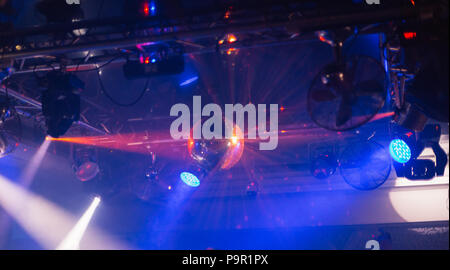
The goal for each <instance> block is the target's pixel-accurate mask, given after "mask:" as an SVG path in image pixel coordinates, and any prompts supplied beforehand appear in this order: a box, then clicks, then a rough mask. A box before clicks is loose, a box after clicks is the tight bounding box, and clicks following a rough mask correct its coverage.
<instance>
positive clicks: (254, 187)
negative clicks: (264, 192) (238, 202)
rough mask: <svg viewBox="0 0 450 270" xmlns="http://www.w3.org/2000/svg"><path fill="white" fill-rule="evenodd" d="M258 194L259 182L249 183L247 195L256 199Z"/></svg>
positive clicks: (246, 190)
mask: <svg viewBox="0 0 450 270" xmlns="http://www.w3.org/2000/svg"><path fill="white" fill-rule="evenodd" d="M258 192H259V185H258V182H256V181H251V182H250V183H248V185H247V187H246V189H245V193H246V194H247V196H248V197H256V195H258Z"/></svg>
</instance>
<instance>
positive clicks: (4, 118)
mask: <svg viewBox="0 0 450 270" xmlns="http://www.w3.org/2000/svg"><path fill="white" fill-rule="evenodd" d="M21 139H22V122H21V120H20V117H19V115H18V114H17V112H16V110H15V109H14V106H12V105H11V103H10V101H9V98H8V97H6V96H0V158H2V157H4V156H6V155H8V154H10V153H12V152H13V151H14V150H15V149H16V147H17V145H18V143H19V142H20V141H21Z"/></svg>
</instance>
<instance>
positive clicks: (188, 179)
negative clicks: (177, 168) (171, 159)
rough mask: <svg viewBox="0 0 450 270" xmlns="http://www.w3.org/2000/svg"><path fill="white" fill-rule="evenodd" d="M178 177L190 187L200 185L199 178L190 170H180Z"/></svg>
mask: <svg viewBox="0 0 450 270" xmlns="http://www.w3.org/2000/svg"><path fill="white" fill-rule="evenodd" d="M180 179H181V181H183V182H184V183H185V184H186V185H188V186H190V187H198V186H200V180H199V178H198V177H197V176H196V175H195V174H193V173H190V172H182V173H180Z"/></svg>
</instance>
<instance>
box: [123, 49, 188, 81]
mask: <svg viewBox="0 0 450 270" xmlns="http://www.w3.org/2000/svg"><path fill="white" fill-rule="evenodd" d="M138 47H139V49H140V52H139V54H138V55H137V57H136V58H135V59H132V58H129V59H128V61H127V63H126V64H125V65H124V66H123V71H124V74H125V77H126V78H128V79H137V78H142V77H150V76H159V75H174V74H179V73H181V72H183V71H184V51H183V47H182V46H180V45H176V44H147V45H139V46H138Z"/></svg>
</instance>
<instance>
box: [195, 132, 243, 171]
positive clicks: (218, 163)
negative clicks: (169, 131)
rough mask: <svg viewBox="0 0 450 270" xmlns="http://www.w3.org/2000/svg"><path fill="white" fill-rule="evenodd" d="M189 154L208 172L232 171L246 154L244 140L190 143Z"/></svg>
mask: <svg viewBox="0 0 450 270" xmlns="http://www.w3.org/2000/svg"><path fill="white" fill-rule="evenodd" d="M188 150H189V154H190V156H191V157H192V159H194V160H195V161H196V162H197V163H198V164H199V165H200V166H201V167H202V168H204V169H206V170H214V169H223V170H226V169H230V168H231V167H233V166H234V165H236V163H237V162H238V161H239V160H240V158H241V156H242V154H243V152H244V140H243V139H236V138H233V139H214V140H205V139H200V140H194V139H190V140H189V141H188Z"/></svg>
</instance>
